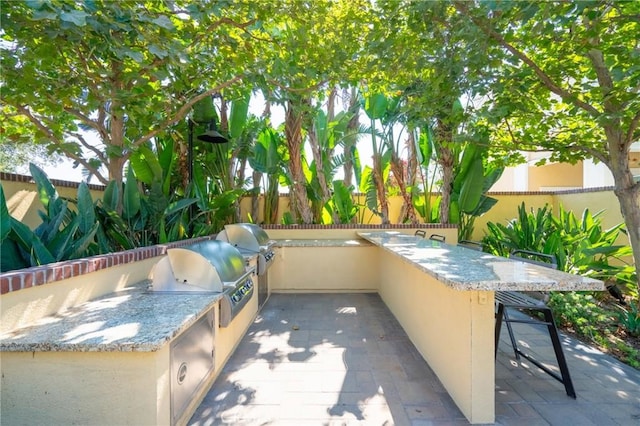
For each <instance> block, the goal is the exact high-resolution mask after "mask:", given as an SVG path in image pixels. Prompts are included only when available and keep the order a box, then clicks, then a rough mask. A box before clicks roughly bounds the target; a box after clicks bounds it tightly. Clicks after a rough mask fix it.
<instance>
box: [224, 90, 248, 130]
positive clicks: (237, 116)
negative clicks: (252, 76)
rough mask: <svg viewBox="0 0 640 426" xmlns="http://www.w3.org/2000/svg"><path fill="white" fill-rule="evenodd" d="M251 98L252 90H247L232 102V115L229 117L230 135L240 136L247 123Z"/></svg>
mask: <svg viewBox="0 0 640 426" xmlns="http://www.w3.org/2000/svg"><path fill="white" fill-rule="evenodd" d="M250 100H251V92H247V93H246V94H244V96H243V97H242V98H240V99H236V100H234V101H233V102H232V103H231V115H230V117H229V135H230V136H231V137H232V138H234V139H235V138H239V137H240V135H242V132H243V131H244V129H245V125H246V124H247V116H248V113H249V101H250Z"/></svg>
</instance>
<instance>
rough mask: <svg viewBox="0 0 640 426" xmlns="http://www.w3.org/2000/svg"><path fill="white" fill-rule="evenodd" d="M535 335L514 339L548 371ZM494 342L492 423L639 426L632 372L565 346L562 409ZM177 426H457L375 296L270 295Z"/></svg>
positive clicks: (638, 383)
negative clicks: (568, 385)
mask: <svg viewBox="0 0 640 426" xmlns="http://www.w3.org/2000/svg"><path fill="white" fill-rule="evenodd" d="M524 327H526V328H524ZM443 332H451V330H447V329H446V327H443ZM545 336H546V335H545V333H544V332H542V331H538V330H536V329H535V328H532V327H531V326H523V328H522V329H521V330H520V332H519V334H518V337H520V338H522V340H523V343H524V344H530V345H532V346H534V347H536V348H542V349H541V351H540V352H539V355H540V358H541V359H543V360H547V359H548V360H554V357H553V352H552V349H551V344H550V342H548V341H547V340H545ZM506 339H507V337H506V331H504V333H503V342H502V344H501V347H500V351H499V352H498V360H497V365H496V424H504V425H507V424H527V425H534V424H540V425H548V424H551V425H556V424H557V425H627V424H629V425H632V424H639V423H640V372H639V371H637V370H634V369H632V368H630V367H628V366H626V365H623V364H620V363H618V362H617V361H615V360H614V359H612V358H610V357H608V356H606V355H603V354H601V353H599V352H598V351H595V350H593V349H592V348H589V347H587V346H584V345H582V344H580V343H579V342H577V341H573V340H571V339H568V338H566V337H565V339H564V342H563V344H564V345H565V354H566V355H567V358H568V363H569V368H570V370H571V374H572V377H573V381H574V385H575V387H576V392H577V394H578V399H577V400H573V399H571V398H569V397H568V396H566V394H565V391H564V387H563V386H562V384H560V383H559V382H557V381H555V380H554V379H553V378H551V377H550V376H548V375H546V374H544V373H542V372H541V371H539V370H538V369H537V368H535V367H534V366H531V365H529V364H527V363H524V362H523V363H521V364H517V363H516V362H515V361H514V360H513V358H514V357H513V354H512V353H511V352H509V349H510V346H509V344H508V343H507V340H506ZM547 351H549V352H548V353H545V352H547ZM189 424H190V425H194V426H195V425H198V426H202V425H225V424H229V425H231V424H232V425H282V424H284V425H333V424H370V425H383V424H387V425H444V424H447V425H451V424H468V423H467V420H466V419H465V417H464V415H463V414H462V413H461V412H460V410H459V409H458V408H457V407H456V406H455V404H454V403H453V401H452V400H451V398H450V397H449V395H448V394H447V392H446V391H445V389H444V388H443V387H442V385H441V384H440V381H439V380H438V378H437V377H436V376H435V375H434V373H433V372H432V371H431V369H430V368H429V366H428V365H427V363H426V362H425V361H424V360H423V359H422V357H421V356H420V354H419V353H418V352H417V350H416V349H415V347H414V346H413V344H412V343H411V342H410V341H409V339H408V337H407V335H406V334H405V333H404V331H403V330H402V328H401V327H400V325H399V323H398V322H397V321H396V319H395V318H394V317H393V315H392V314H391V313H390V311H389V310H388V309H387V308H386V306H385V305H384V302H382V300H381V299H380V297H379V296H378V295H377V294H273V295H272V296H271V298H270V299H269V301H268V302H267V304H266V305H265V306H264V308H263V310H262V311H261V312H260V314H259V315H258V317H257V319H256V321H255V322H254V323H253V325H252V326H251V328H250V329H249V331H248V332H247V334H246V335H245V336H244V338H243V339H242V341H241V342H240V344H239V346H238V348H237V349H236V351H235V352H234V354H233V355H232V356H231V358H230V359H229V362H228V363H227V364H226V365H225V367H224V368H223V371H222V372H221V373H220V376H219V377H218V379H217V380H216V382H215V383H214V385H213V387H212V388H211V390H210V391H209V392H208V394H207V395H206V396H205V398H204V400H203V402H202V403H201V405H200V407H199V408H198V409H197V411H196V412H195V413H194V415H193V417H192V418H191V420H190V422H189Z"/></svg>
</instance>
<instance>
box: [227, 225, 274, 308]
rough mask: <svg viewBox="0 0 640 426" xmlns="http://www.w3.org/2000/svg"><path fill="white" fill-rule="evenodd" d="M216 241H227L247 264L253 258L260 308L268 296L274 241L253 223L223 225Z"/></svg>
mask: <svg viewBox="0 0 640 426" xmlns="http://www.w3.org/2000/svg"><path fill="white" fill-rule="evenodd" d="M216 239H217V240H221V241H227V242H229V244H231V245H233V246H234V247H236V248H237V249H238V250H239V251H240V253H242V255H243V256H244V257H245V260H246V262H247V264H251V262H252V261H253V259H254V258H255V259H256V260H255V262H256V263H257V275H258V306H260V307H262V305H263V304H264V302H266V300H267V297H268V296H269V283H268V274H267V270H268V269H269V268H270V267H271V265H272V264H273V262H274V261H275V258H276V254H275V251H274V250H273V246H274V244H275V241H272V240H270V239H269V236H268V235H267V233H266V232H265V231H264V229H262V228H261V227H259V226H258V225H255V224H253V223H234V224H229V225H225V227H224V230H222V231H220V233H218V236H217V237H216Z"/></svg>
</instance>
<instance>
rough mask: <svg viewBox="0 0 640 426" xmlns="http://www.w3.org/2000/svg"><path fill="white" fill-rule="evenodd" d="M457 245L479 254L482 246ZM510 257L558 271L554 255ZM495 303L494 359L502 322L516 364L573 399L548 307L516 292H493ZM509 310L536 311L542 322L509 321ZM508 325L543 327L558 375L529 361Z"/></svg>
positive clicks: (515, 254) (522, 253)
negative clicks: (540, 375)
mask: <svg viewBox="0 0 640 426" xmlns="http://www.w3.org/2000/svg"><path fill="white" fill-rule="evenodd" d="M458 245H459V246H461V247H466V248H469V249H472V250H478V251H482V243H479V242H476V241H468V240H461V241H459V242H458ZM511 258H513V259H517V260H520V261H522V262H527V263H533V264H537V265H541V266H545V267H550V268H553V269H557V268H558V263H557V261H556V258H555V256H553V255H548V254H545V253H538V252H531V251H527V250H515V251H513V252H512V253H511ZM535 258H538V259H540V258H542V259H546V260H548V262H544V261H540V260H536V259H535ZM495 302H496V308H497V311H496V325H495V356H496V357H497V355H498V344H499V342H500V332H501V329H502V322H504V323H505V324H507V330H508V332H509V339H510V340H511V345H512V346H513V351H514V353H515V356H516V359H517V360H518V361H520V357H523V358H526V359H527V360H529V361H530V362H531V363H532V364H534V365H536V366H537V367H538V368H540V369H541V370H542V371H544V372H545V373H547V374H549V375H550V376H551V377H553V378H554V379H556V380H558V381H559V382H560V383H562V384H563V385H564V388H565V391H566V393H567V395H569V396H570V397H572V398H574V399H575V398H576V392H575V389H574V387H573V382H572V381H571V375H570V374H569V367H568V366H567V361H566V358H565V356H564V352H563V351H562V344H561V343H560V337H559V335H558V328H557V327H556V323H555V320H554V319H553V314H552V312H551V308H549V307H548V306H547V305H546V303H545V302H544V301H543V300H540V299H538V298H535V297H532V296H529V295H527V294H525V293H522V292H518V291H496V292H495ZM509 309H515V310H522V311H525V312H526V311H528V312H529V313H536V312H537V313H540V314H542V316H543V317H544V319H543V320H540V319H535V318H531V317H529V316H527V317H526V318H524V319H519V318H513V317H511V316H510V315H509ZM511 323H521V324H534V325H544V326H546V327H547V329H548V331H549V336H550V337H551V343H552V344H553V351H554V353H555V355H556V360H557V362H558V368H559V369H560V375H558V374H557V373H556V372H555V371H553V370H551V369H549V368H548V367H547V366H545V365H543V364H542V363H541V362H540V361H538V360H537V359H535V358H533V356H531V355H530V354H528V353H526V352H524V351H522V350H521V349H520V347H519V346H518V343H517V341H516V338H515V335H514V332H513V328H512V327H511Z"/></svg>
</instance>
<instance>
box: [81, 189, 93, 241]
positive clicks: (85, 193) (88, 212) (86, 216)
mask: <svg viewBox="0 0 640 426" xmlns="http://www.w3.org/2000/svg"><path fill="white" fill-rule="evenodd" d="M78 218H79V224H78V229H79V230H80V232H81V233H83V234H87V233H89V232H90V230H91V229H92V228H93V226H94V225H95V223H96V212H95V209H94V208H93V199H92V198H91V192H90V191H89V187H88V186H87V184H86V183H85V182H81V183H80V185H79V186H78Z"/></svg>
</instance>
